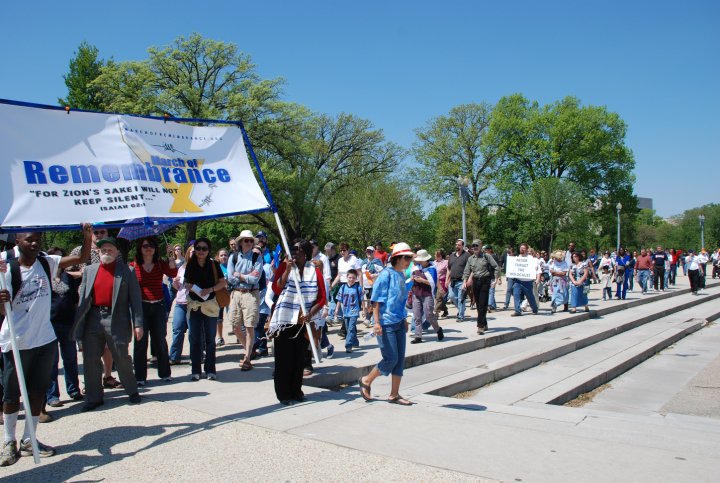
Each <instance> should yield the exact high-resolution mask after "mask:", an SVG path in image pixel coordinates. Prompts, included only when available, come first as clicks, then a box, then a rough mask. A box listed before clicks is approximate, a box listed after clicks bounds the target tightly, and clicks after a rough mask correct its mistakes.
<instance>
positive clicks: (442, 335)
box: [437, 327, 445, 340]
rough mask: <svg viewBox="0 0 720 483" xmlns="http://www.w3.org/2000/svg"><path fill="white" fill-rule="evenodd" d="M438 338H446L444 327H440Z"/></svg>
mask: <svg viewBox="0 0 720 483" xmlns="http://www.w3.org/2000/svg"><path fill="white" fill-rule="evenodd" d="M437 338H438V340H443V339H444V338H445V334H443V330H442V327H438V330H437Z"/></svg>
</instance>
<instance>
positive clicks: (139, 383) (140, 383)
mask: <svg viewBox="0 0 720 483" xmlns="http://www.w3.org/2000/svg"><path fill="white" fill-rule="evenodd" d="M137 385H138V387H145V386H147V381H138V382H137Z"/></svg>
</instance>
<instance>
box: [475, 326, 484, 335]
mask: <svg viewBox="0 0 720 483" xmlns="http://www.w3.org/2000/svg"><path fill="white" fill-rule="evenodd" d="M477 333H478V335H483V334H484V333H485V329H483V328H482V327H478V328H477Z"/></svg>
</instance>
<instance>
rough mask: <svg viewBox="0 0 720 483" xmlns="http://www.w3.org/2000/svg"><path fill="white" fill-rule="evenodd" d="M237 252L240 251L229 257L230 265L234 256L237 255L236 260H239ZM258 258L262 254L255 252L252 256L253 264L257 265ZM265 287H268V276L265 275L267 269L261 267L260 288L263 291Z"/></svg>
mask: <svg viewBox="0 0 720 483" xmlns="http://www.w3.org/2000/svg"><path fill="white" fill-rule="evenodd" d="M237 253H238V252H232V254H230V257H228V266H230V260H232V259H233V258H232V257H235V261H237ZM258 258H260V254H259V253H255V252H253V256H252V264H253V265H255V263H257V260H258ZM264 260H265V259H264V258H263V261H264ZM233 263H234V262H233ZM265 287H267V276H266V275H265V269H264V268H262V267H261V268H260V280H258V290H260V291H261V292H262V291H263V290H265Z"/></svg>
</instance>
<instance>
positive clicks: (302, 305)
mask: <svg viewBox="0 0 720 483" xmlns="http://www.w3.org/2000/svg"><path fill="white" fill-rule="evenodd" d="M273 215H275V223H277V226H278V230H279V231H280V239H281V240H282V244H283V248H284V249H285V253H286V254H289V253H290V246H289V245H288V241H287V237H286V236H285V230H284V229H283V226H282V223H280V216H279V215H278V212H277V211H273ZM290 269H291V270H292V272H293V275H294V277H293V278H294V279H295V290H297V293H298V294H300V301H301V303H300V310H301V311H302V313H303V315H307V308H306V307H305V299H304V298H303V294H302V292H301V291H300V275H299V273H298V269H297V267H296V266H295V264H294V263H291V264H290ZM305 328H306V329H307V332H308V339H310V347H312V353H313V357H314V358H315V363H317V364H320V352H319V351H318V348H317V345H316V344H315V337H314V336H313V333H312V329H311V328H310V321H308V323H307V324H305Z"/></svg>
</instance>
